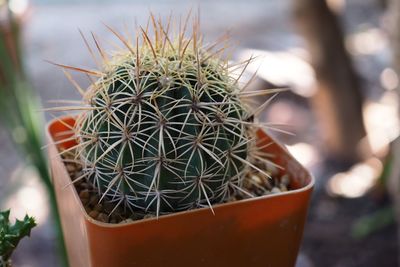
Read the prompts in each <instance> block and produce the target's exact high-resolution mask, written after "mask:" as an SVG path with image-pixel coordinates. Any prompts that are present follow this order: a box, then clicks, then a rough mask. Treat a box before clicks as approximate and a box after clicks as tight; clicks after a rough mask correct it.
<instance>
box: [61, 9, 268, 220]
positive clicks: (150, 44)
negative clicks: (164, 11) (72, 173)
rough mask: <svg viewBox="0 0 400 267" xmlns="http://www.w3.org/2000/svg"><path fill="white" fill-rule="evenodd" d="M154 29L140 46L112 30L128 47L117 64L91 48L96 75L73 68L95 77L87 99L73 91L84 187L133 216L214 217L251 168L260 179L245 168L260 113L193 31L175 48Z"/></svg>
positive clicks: (156, 24)
mask: <svg viewBox="0 0 400 267" xmlns="http://www.w3.org/2000/svg"><path fill="white" fill-rule="evenodd" d="M152 21H153V26H154V27H153V31H154V38H150V36H149V31H148V30H143V29H141V35H140V37H141V38H140V37H137V38H136V43H135V44H132V43H131V42H130V41H128V40H127V39H125V38H124V37H123V36H122V35H121V34H119V33H118V32H116V31H115V30H113V29H112V28H109V29H110V30H111V31H112V32H113V33H114V34H115V35H116V36H117V37H118V38H119V39H120V41H121V42H122V44H123V45H124V49H121V50H119V51H117V52H115V53H114V54H113V55H112V57H111V58H109V57H108V56H107V54H106V53H105V52H104V51H103V50H102V49H101V47H100V45H99V43H98V41H97V39H96V38H94V41H95V43H96V46H97V48H98V49H99V54H100V55H101V58H102V60H103V61H102V64H101V69H100V71H86V70H83V69H78V68H72V67H69V68H72V69H74V70H79V71H84V72H87V73H89V74H91V75H95V76H98V80H97V81H94V82H92V84H91V86H90V87H89V89H88V90H87V91H86V92H83V90H82V89H80V87H79V86H77V88H78V90H79V92H81V93H82V94H83V95H84V97H83V98H84V102H85V103H86V106H85V107H80V108H78V109H82V110H84V111H83V112H82V113H81V114H80V115H79V117H78V119H77V121H76V125H75V127H74V130H75V136H76V137H77V138H78V145H77V146H76V147H74V149H76V150H77V153H76V157H77V158H78V159H79V160H80V161H81V162H82V163H83V165H84V166H83V172H84V175H83V176H82V178H86V179H89V180H90V182H91V183H93V185H94V186H95V188H97V190H98V193H99V194H100V195H101V200H103V199H104V198H106V199H107V200H108V201H111V202H113V203H115V204H116V206H120V205H122V206H124V207H125V208H128V209H130V210H132V211H140V212H143V213H149V214H155V215H157V216H158V215H159V214H165V213H170V212H176V211H181V210H187V209H192V208H197V207H205V206H209V207H212V205H213V204H215V203H220V202H222V201H225V200H226V199H227V198H229V196H230V194H232V192H234V191H235V190H241V191H243V189H241V186H242V179H243V176H244V175H243V174H244V172H245V171H246V170H247V168H248V167H251V168H256V169H257V170H259V169H258V168H257V167H256V166H254V165H252V164H251V162H250V160H249V158H250V154H251V153H250V152H251V151H253V150H254V149H253V146H254V137H253V134H252V131H251V128H252V127H251V126H252V125H253V124H252V119H251V118H252V117H253V115H254V112H249V111H248V108H247V106H246V105H245V104H244V102H243V101H242V94H243V91H242V90H241V89H240V88H239V86H238V79H239V78H238V77H236V78H233V75H232V72H231V68H230V67H229V66H228V62H227V61H226V60H223V59H222V58H221V57H220V56H219V54H220V53H221V51H223V49H220V50H216V51H215V50H213V47H214V46H215V45H211V46H208V47H206V46H204V45H203V43H202V41H201V38H199V35H198V33H197V27H196V24H195V26H194V27H193V33H192V37H191V38H186V37H185V35H184V30H182V31H180V32H179V33H178V34H177V35H176V36H175V38H173V37H174V36H172V37H171V36H170V34H168V29H169V24H168V27H166V28H164V27H163V26H162V24H161V23H159V22H156V21H155V20H154V17H152ZM183 28H184V29H185V28H186V24H185V26H184V27H183ZM84 40H85V43H86V44H88V42H87V40H86V39H84ZM89 50H90V51H91V53H93V51H92V50H91V49H90V48H89ZM62 66H63V67H67V66H64V65H62ZM67 68H68V67H67ZM259 171H260V172H262V173H263V174H265V175H267V176H268V174H267V173H265V172H263V171H262V170H259ZM247 194H250V193H247ZM211 209H212V208H211Z"/></svg>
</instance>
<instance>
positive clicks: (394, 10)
mask: <svg viewBox="0 0 400 267" xmlns="http://www.w3.org/2000/svg"><path fill="white" fill-rule="evenodd" d="M387 15H388V19H389V27H390V28H389V31H390V37H391V44H392V55H393V67H394V69H395V71H396V73H397V75H398V77H400V1H399V0H389V1H388V14H387ZM397 93H398V96H399V99H400V86H398V87H397ZM398 112H399V114H400V110H399V111H398ZM390 151H391V156H390V157H391V158H390V160H389V164H390V167H391V175H390V177H389V181H388V182H387V188H388V191H389V193H390V195H391V198H392V202H393V205H394V210H395V216H396V220H397V232H398V239H397V240H398V241H399V242H400V137H398V138H397V139H396V140H395V141H394V142H393V143H392V144H391V149H390ZM399 252H400V249H399ZM398 255H399V259H398V260H399V263H400V253H398Z"/></svg>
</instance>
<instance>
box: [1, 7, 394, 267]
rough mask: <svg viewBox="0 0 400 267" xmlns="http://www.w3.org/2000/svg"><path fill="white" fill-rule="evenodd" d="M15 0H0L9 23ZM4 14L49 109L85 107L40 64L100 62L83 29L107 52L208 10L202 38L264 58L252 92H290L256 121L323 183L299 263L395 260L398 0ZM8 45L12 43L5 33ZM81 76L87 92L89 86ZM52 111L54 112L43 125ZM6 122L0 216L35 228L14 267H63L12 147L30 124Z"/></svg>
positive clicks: (42, 204)
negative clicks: (121, 40) (4, 213)
mask: <svg viewBox="0 0 400 267" xmlns="http://www.w3.org/2000/svg"><path fill="white" fill-rule="evenodd" d="M6 5H7V4H6V1H5V0H0V25H1V24H2V23H3V24H4V23H6V22H5V21H6V17H7V12H5V11H4V9H5V6H6ZM8 8H9V9H10V10H11V11H12V12H13V13H14V14H16V18H17V22H18V25H19V27H20V28H21V31H20V33H21V39H20V44H21V47H22V49H23V52H22V54H21V56H20V61H21V62H22V64H24V65H25V70H26V76H27V77H28V78H26V80H29V81H30V84H31V87H32V88H34V89H32V90H33V92H34V95H37V96H38V98H39V101H40V102H41V103H42V105H43V106H44V107H49V106H52V104H51V103H49V101H51V100H57V99H63V100H65V99H71V100H76V99H79V95H78V94H77V93H76V91H75V90H74V89H73V86H72V85H71V83H70V82H69V81H68V79H67V78H66V77H65V76H64V74H63V72H62V70H61V69H60V68H58V67H55V66H54V65H51V64H49V63H47V62H45V60H50V61H54V62H58V63H62V64H65V65H71V66H76V67H84V68H89V69H90V68H95V63H94V62H93V60H92V59H91V57H90V53H89V52H88V50H87V48H86V47H85V44H84V42H83V40H82V38H81V36H80V34H79V29H80V30H81V31H82V32H83V33H84V34H85V35H87V36H90V33H91V32H94V33H95V34H96V36H99V37H100V39H101V40H105V41H104V42H103V44H104V46H105V47H106V48H107V47H112V43H107V41H106V40H114V41H115V38H114V37H112V33H111V32H110V31H109V30H107V28H106V27H105V26H104V24H107V25H111V26H113V27H114V28H116V29H119V30H121V31H123V30H125V29H130V30H133V29H134V28H135V23H137V24H139V25H145V24H146V22H147V17H148V15H149V11H152V12H153V13H154V14H156V15H158V14H159V15H160V16H161V17H162V18H164V19H167V18H168V16H169V15H170V14H171V12H173V13H172V15H173V16H176V17H179V16H185V15H186V14H187V13H188V11H189V10H190V9H193V12H194V13H196V12H199V14H200V24H201V31H202V32H203V33H204V36H205V41H206V42H212V41H214V40H216V39H217V38H219V37H221V36H223V35H224V34H228V35H229V36H230V38H231V41H230V43H231V44H232V46H233V47H234V49H232V50H231V51H232V53H231V57H232V60H233V61H241V60H246V59H248V58H249V57H250V56H256V57H257V59H256V60H255V61H254V62H253V63H252V64H251V65H250V66H249V67H248V69H247V72H246V73H245V75H244V77H243V82H246V80H248V79H250V77H251V76H252V73H253V72H254V71H257V70H258V74H257V77H256V79H254V80H253V81H252V82H251V83H250V86H249V88H251V90H261V89H265V88H272V87H282V86H283V87H289V88H290V90H288V91H287V92H284V93H281V94H279V95H278V97H277V98H276V99H275V100H274V101H273V102H272V103H271V104H270V105H269V106H268V107H267V109H266V110H265V112H264V113H263V114H262V115H261V116H260V120H262V121H268V122H271V123H274V124H276V125H279V126H278V129H280V130H281V131H279V130H271V131H270V133H271V134H273V135H274V136H275V137H276V138H278V139H279V140H280V141H281V142H282V143H284V144H285V145H286V146H287V148H288V150H289V151H290V152H291V153H292V154H293V155H294V156H295V157H296V158H297V159H298V161H300V162H301V163H302V164H304V165H305V166H306V167H307V168H308V169H309V170H310V171H311V172H312V174H313V175H314V177H315V178H316V187H315V191H314V194H313V199H312V203H311V207H310V210H309V217H308V222H307V224H306V229H305V233H304V239H303V243H302V247H301V251H300V254H299V258H298V263H297V267H313V266H327V267H328V266H335V267H339V266H340V267H352V266H367V267H368V266H397V265H398V263H399V262H398V260H399V259H398V255H399V253H398V251H399V246H398V241H399V239H398V234H397V226H396V225H397V224H396V221H397V220H396V218H397V217H398V216H396V214H400V212H398V211H399V210H400V209H399V208H398V204H400V200H399V199H398V198H400V193H399V192H398V190H399V191H400V186H398V185H399V184H400V181H399V180H400V170H399V168H400V163H398V161H399V155H398V154H399V153H400V148H399V147H400V145H398V141H397V137H398V135H399V130H400V128H399V123H400V121H399V113H398V105H399V97H398V93H399V76H398V74H399V67H400V30H399V29H400V1H398V0H326V1H324V0H268V1H262V0H246V1H243V0H219V1H213V0H203V1H200V0H198V1H194V0H190V1H188V0H187V1H178V0H175V1H173V0H167V1H161V0H148V1H144V0H142V1H139V0H134V1H128V0H114V1H106V0H100V1H95V0H81V1H78V0H74V1H71V0H70V1H65V0H57V1H55V0H52V1H50V0H10V1H9V3H8ZM396 25H397V26H396ZM0 38H3V40H4V39H6V38H7V33H5V31H4V30H3V32H2V35H0ZM0 60H2V59H1V58H0ZM0 74H1V73H0ZM0 76H1V75H0ZM0 78H1V77H0ZM74 78H75V80H76V81H77V82H78V83H79V84H80V85H81V86H82V87H83V88H84V87H85V86H87V85H88V83H89V81H88V79H87V78H86V77H85V76H84V75H74ZM0 85H1V79H0ZM1 89H2V87H0V91H1ZM23 94H24V93H23ZM0 97H4V95H1V94H0ZM263 100H264V101H265V99H260V101H261V102H262V101H263ZM3 101H4V99H3ZM28 101H29V99H28ZM32 101H34V99H33V98H32ZM0 103H1V102H0ZM39 109H40V108H38V109H34V112H37V113H40V111H39ZM10 112H12V111H10ZM3 113H7V112H4V110H3ZM5 115H7V114H3V117H7V116H5ZM54 115H57V114H54V113H50V112H45V114H44V116H45V120H47V121H48V120H50V119H51V118H52V117H53V116H54ZM6 126H7V124H6V123H2V124H0V209H6V208H7V209H8V208H11V209H12V215H13V216H17V217H22V216H23V215H25V213H26V212H28V213H29V214H30V215H31V216H34V217H35V218H36V219H37V222H38V226H37V227H36V228H35V229H34V230H33V231H32V236H31V238H29V239H25V240H23V241H22V242H21V245H20V247H19V248H18V250H17V251H16V253H15V255H14V258H13V259H14V263H15V266H24V267H28V266H29V267H31V266H32V267H36V266H37V267H46V266H59V261H58V258H57V252H56V248H55V243H56V241H55V239H56V237H55V236H56V230H55V229H54V227H53V226H54V223H53V221H52V218H51V216H50V213H51V207H50V205H49V202H50V201H49V199H48V197H47V194H46V186H45V185H43V183H41V181H42V180H41V178H39V176H40V175H39V174H37V173H38V172H37V171H36V170H35V168H33V167H30V165H29V164H27V161H26V160H25V157H24V152H23V151H24V150H22V153H18V149H16V146H14V143H17V144H18V143H20V144H21V143H23V142H22V141H21V138H22V139H23V140H25V139H24V135H23V134H21V131H20V129H21V127H19V126H18V127H14V128H12V127H11V128H10V127H8V128H7V127H6ZM10 129H11V131H10ZM40 130H42V131H43V126H42V127H41V129H40ZM286 131H287V132H290V133H292V134H287V133H284V132H286ZM21 136H22V137H21ZM12 140H14V142H13V141H12ZM18 140H20V141H21V142H19V141H18ZM33 157H34V156H33ZM28 162H29V161H28ZM30 162H35V160H32V159H31V160H30ZM396 211H397V212H396Z"/></svg>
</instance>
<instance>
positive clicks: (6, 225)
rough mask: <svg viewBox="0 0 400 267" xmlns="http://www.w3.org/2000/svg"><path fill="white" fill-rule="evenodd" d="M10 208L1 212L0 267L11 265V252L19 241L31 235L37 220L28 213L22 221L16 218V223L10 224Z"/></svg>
mask: <svg viewBox="0 0 400 267" xmlns="http://www.w3.org/2000/svg"><path fill="white" fill-rule="evenodd" d="M9 216H10V210H6V211H1V212H0V267H10V266H11V260H10V257H11V254H12V252H13V251H14V249H15V248H16V247H17V245H18V243H19V241H20V240H21V239H22V238H23V237H25V236H29V235H30V233H31V230H32V228H33V227H35V226H36V223H35V220H34V219H33V218H32V217H29V216H28V215H26V216H25V217H24V219H23V220H22V221H20V220H18V219H17V220H16V221H15V224H14V225H11V224H10V220H9Z"/></svg>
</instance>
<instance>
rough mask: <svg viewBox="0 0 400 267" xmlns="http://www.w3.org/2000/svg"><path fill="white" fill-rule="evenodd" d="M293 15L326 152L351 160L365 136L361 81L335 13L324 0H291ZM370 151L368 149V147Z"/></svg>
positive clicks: (330, 156) (353, 159) (359, 157)
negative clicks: (314, 81) (309, 70)
mask: <svg viewBox="0 0 400 267" xmlns="http://www.w3.org/2000/svg"><path fill="white" fill-rule="evenodd" d="M293 9H294V18H295V23H296V26H297V28H298V30H299V32H300V33H301V34H302V35H303V37H304V39H305V41H306V45H307V46H308V50H309V53H310V60H311V64H312V66H313V68H314V70H315V74H316V79H317V85H318V90H317V93H316V94H315V96H313V97H312V100H311V103H312V105H313V108H314V110H315V113H316V116H317V118H318V120H319V124H320V126H321V129H322V134H323V136H324V139H325V140H324V141H325V144H326V148H325V149H326V151H325V152H326V153H327V156H328V157H329V158H331V159H336V160H339V161H340V162H345V163H353V162H355V161H357V160H359V159H361V158H362V156H361V154H360V150H359V147H358V145H359V143H360V140H362V139H363V138H364V137H365V136H366V132H365V128H364V124H363V117H362V102H363V97H362V94H361V92H360V82H359V79H358V76H357V74H356V72H355V70H354V68H353V66H352V62H351V59H350V56H349V55H348V53H347V51H346V49H345V46H344V39H343V32H342V29H341V27H340V24H339V22H338V19H337V17H336V15H335V14H334V13H333V12H332V11H331V10H330V9H329V7H328V5H327V3H326V2H325V1H324V0H293ZM367 151H369V150H367Z"/></svg>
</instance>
